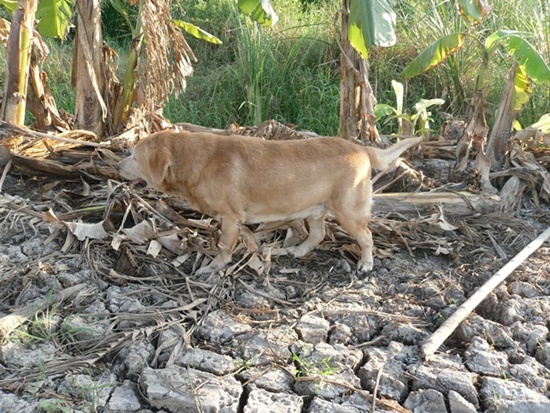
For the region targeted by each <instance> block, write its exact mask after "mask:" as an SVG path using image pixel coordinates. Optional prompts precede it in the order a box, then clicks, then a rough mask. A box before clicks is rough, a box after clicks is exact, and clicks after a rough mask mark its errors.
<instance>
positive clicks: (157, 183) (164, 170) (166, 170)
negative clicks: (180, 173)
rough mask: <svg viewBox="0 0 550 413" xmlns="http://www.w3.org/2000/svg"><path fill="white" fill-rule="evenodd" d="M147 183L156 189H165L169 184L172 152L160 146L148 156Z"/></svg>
mask: <svg viewBox="0 0 550 413" xmlns="http://www.w3.org/2000/svg"><path fill="white" fill-rule="evenodd" d="M148 160H149V176H150V180H151V182H149V184H150V185H151V186H152V187H153V188H156V189H159V190H161V191H166V189H167V188H166V187H167V186H169V185H170V176H171V172H172V154H171V153H170V152H169V151H168V150H167V149H165V148H160V149H158V150H156V151H155V152H154V153H152V154H151V156H150V157H149V159H148Z"/></svg>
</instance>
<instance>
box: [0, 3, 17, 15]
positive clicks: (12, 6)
mask: <svg viewBox="0 0 550 413" xmlns="http://www.w3.org/2000/svg"><path fill="white" fill-rule="evenodd" d="M0 5H2V6H4V7H5V8H6V9H7V10H8V11H9V12H10V13H12V12H13V11H15V9H17V0H0Z"/></svg>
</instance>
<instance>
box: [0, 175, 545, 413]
mask: <svg viewBox="0 0 550 413" xmlns="http://www.w3.org/2000/svg"><path fill="white" fill-rule="evenodd" d="M64 189H67V188H62V187H55V186H54V187H53V189H50V190H49V191H44V185H43V183H41V182H28V181H27V182H25V181H22V180H20V179H15V178H9V179H8V182H7V183H6V184H5V186H4V192H3V198H2V200H3V202H4V203H3V204H0V222H1V227H0V269H1V270H2V271H1V273H0V288H1V294H2V301H1V304H0V305H1V307H0V317H2V318H3V320H5V317H6V316H9V315H14V314H20V313H24V311H22V309H27V310H28V309H29V308H30V309H31V310H30V313H29V312H28V311H27V313H24V316H25V317H26V320H24V322H21V323H18V324H17V328H14V329H12V330H10V332H9V335H8V334H6V331H4V332H3V333H4V334H5V335H4V337H3V340H2V342H1V347H0V412H194V411H196V412H244V413H250V412H275V413H277V412H311V413H332V412H337V413H338V412H341V413H358V412H373V411H375V412H409V411H410V412H428V413H432V412H433V413H438V412H441V413H469V412H478V411H479V412H481V411H483V412H517V413H520V412H529V413H536V412H540V413H543V412H545V413H546V412H550V399H549V395H550V387H549V385H550V341H549V338H550V337H549V330H548V329H549V327H550V323H549V317H550V316H549V315H550V260H549V259H548V257H549V256H550V255H549V254H550V247H549V246H548V244H544V245H543V246H542V247H541V248H540V249H539V250H538V251H537V252H536V253H535V254H533V255H532V256H531V257H530V258H529V259H528V260H527V261H525V262H524V263H523V264H522V265H521V266H520V267H519V268H518V269H517V270H516V271H515V272H514V273H513V274H512V275H511V276H510V277H509V278H508V279H507V280H506V282H504V283H503V284H501V285H500V286H499V287H498V288H497V289H496V290H495V291H493V293H492V294H491V295H490V296H489V297H488V298H487V299H486V300H484V301H483V303H482V304H481V305H480V306H479V307H478V308H477V309H476V311H475V312H474V313H472V314H471V315H470V316H469V317H468V318H467V319H466V321H465V322H463V323H462V324H461V325H460V327H459V328H458V329H457V330H456V331H455V333H454V334H453V335H452V336H451V338H450V339H449V340H447V341H446V342H445V345H444V346H443V347H442V348H440V350H439V351H438V352H437V353H436V355H435V357H434V358H433V359H432V360H430V361H429V362H423V361H422V360H421V359H420V356H419V354H420V352H419V346H420V345H421V344H422V343H423V342H424V340H425V339H426V338H427V337H429V335H430V334H431V333H432V332H433V331H434V330H435V329H436V328H437V327H438V326H439V325H441V323H442V322H443V321H444V320H445V319H446V318H448V317H449V316H450V315H451V314H452V313H453V311H454V310H455V309H456V308H457V307H458V306H459V305H460V304H461V303H462V302H464V301H465V299H466V298H467V297H468V296H470V295H471V293H472V292H473V291H474V290H475V289H476V288H477V287H479V286H480V285H482V284H483V283H484V282H485V281H486V280H487V279H488V278H489V277H490V276H491V275H492V274H493V273H494V272H496V271H497V270H498V269H499V268H500V267H502V266H503V265H504V264H505V263H506V262H507V261H508V260H509V259H510V258H511V257H512V256H513V255H514V254H515V253H517V251H518V250H519V249H521V246H520V245H515V244H514V245H512V246H510V245H505V244H503V243H502V242H501V240H502V239H504V235H505V233H506V231H509V232H510V231H512V232H513V231H518V230H517V228H515V227H514V228H512V227H509V228H507V227H506V224H505V223H500V226H499V223H497V222H491V223H486V227H485V229H484V231H492V230H493V232H492V236H491V237H487V238H484V241H483V242H480V243H479V244H478V245H476V246H475V248H474V247H472V246H468V245H469V244H467V243H465V244H464V246H463V249H462V250H460V248H458V246H457V245H458V244H455V251H457V250H460V251H459V253H458V252H457V253H455V254H450V255H449V256H445V255H435V254H434V252H433V251H430V250H423V249H421V248H415V249H414V250H411V251H408V250H407V249H406V248H400V249H394V250H393V251H387V250H379V251H378V253H379V255H381V253H385V254H384V255H385V256H387V257H385V258H377V259H376V260H375V269H374V271H373V272H372V273H370V274H368V275H367V276H366V277H357V276H356V275H355V274H354V273H353V271H351V268H353V262H354V260H355V258H354V257H353V256H352V255H351V254H349V253H348V252H346V251H342V250H341V249H338V248H333V245H332V244H331V243H330V242H329V241H327V242H326V243H325V244H324V245H323V246H322V248H320V249H319V250H317V251H316V252H315V254H313V255H312V256H311V257H308V259H305V260H297V259H292V258H288V257H280V258H277V259H273V260H271V261H269V266H270V268H268V269H266V270H265V271H264V272H263V273H262V275H257V274H255V273H254V272H253V271H252V270H251V269H250V268H244V269H240V270H239V271H235V272H234V273H233V274H231V275H223V276H221V275H214V276H210V277H203V278H200V279H199V278H197V277H194V276H193V275H191V268H190V266H191V264H193V260H194V258H193V257H195V256H196V253H193V254H192V256H191V258H190V259H189V260H190V261H189V262H190V263H187V264H185V265H183V266H180V267H176V266H173V265H172V264H173V262H174V261H173V259H174V257H173V255H170V254H168V253H164V252H163V253H161V254H159V255H158V256H157V257H156V258H155V259H153V258H151V257H150V256H148V255H146V254H145V253H143V254H140V253H139V252H140V251H141V250H140V248H141V247H137V246H133V245H132V244H130V245H128V246H127V248H128V249H129V251H130V252H131V254H130V252H127V256H128V257H130V258H132V259H134V260H135V261H136V262H134V263H132V265H133V266H132V265H129V266H128V265H126V267H125V268H134V269H135V271H134V272H130V271H125V272H123V271H112V272H109V271H104V269H105V268H108V267H109V266H111V268H114V267H115V265H116V264H119V263H120V256H121V255H122V253H121V252H120V251H115V250H114V249H112V248H107V247H109V243H110V242H111V239H110V238H109V239H108V241H107V242H103V241H101V242H99V241H94V240H85V241H77V240H74V241H73V242H72V243H71V242H68V241H67V240H68V238H70V237H69V236H68V232H67V230H66V229H63V228H61V229H55V228H59V227H56V226H52V225H48V224H47V223H44V222H43V220H42V219H41V218H37V217H33V216H30V217H29V216H28V214H25V213H23V212H21V210H18V209H17V208H13V203H15V204H18V203H19V205H23V204H24V203H25V202H24V200H25V199H26V198H30V200H28V201H27V202H26V203H25V205H27V206H29V207H30V208H31V209H33V210H34V211H38V212H40V213H45V212H47V210H48V208H51V209H52V210H53V211H56V212H58V213H59V211H64V210H63V206H64V202H65V198H64V197H63V190H64ZM41 194H42V196H43V197H42V198H41ZM44 197H45V198H44ZM8 198H9V199H8ZM8 200H9V201H10V202H12V204H10V205H11V206H7V205H6V202H7V201H8ZM523 212H524V216H525V217H528V219H527V218H525V226H526V227H528V226H534V227H535V228H536V231H537V232H540V230H541V228H543V226H544V225H543V223H542V222H537V220H539V221H540V219H541V217H542V218H544V217H545V218H544V219H546V220H548V213H544V212H538V213H534V212H530V211H528V210H526V211H523ZM547 222H548V221H547ZM52 231H53V232H52ZM507 235H510V234H507ZM441 236H442V237H445V236H447V235H445V234H441ZM461 236H466V235H464V234H462V235H461ZM518 236H519V235H518ZM506 239H508V238H506ZM454 241H456V238H455V239H454ZM454 241H453V242H454ZM102 242H103V244H105V245H106V247H105V245H102V247H105V248H99V245H100V244H101V243H102ZM476 242H478V241H476ZM375 244H377V238H376V237H375ZM495 245H499V246H500V247H501V248H502V251H501V253H502V252H503V253H504V254H505V255H506V258H500V257H499V254H498V253H497V251H496V250H495ZM144 251H145V250H144ZM118 268H119V269H120V268H121V267H118ZM71 288H73V290H70V293H69V292H68V293H67V294H70V295H69V297H67V299H65V300H62V299H60V298H59V294H60V293H61V292H64V291H65V292H67V289H71ZM33 305H34V307H33ZM373 394H376V398H375V400H374V401H373V397H372V395H373Z"/></svg>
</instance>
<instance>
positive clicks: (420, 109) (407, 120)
mask: <svg viewBox="0 0 550 413" xmlns="http://www.w3.org/2000/svg"><path fill="white" fill-rule="evenodd" d="M391 83H392V88H393V91H394V93H395V99H396V107H393V106H391V105H388V104H385V103H379V104H377V105H376V106H375V107H374V114H375V116H376V120H377V121H379V120H382V119H383V118H386V122H388V121H390V120H392V119H397V121H398V130H397V134H398V135H412V134H421V135H422V136H423V137H424V139H428V138H429V135H430V115H431V113H430V112H429V111H428V109H429V108H430V107H432V106H436V105H437V106H440V105H442V104H444V103H445V101H444V100H443V99H420V101H418V102H417V103H416V104H415V105H414V109H415V113H414V114H411V113H410V111H408V110H405V111H404V110H403V100H404V87H403V84H402V83H400V82H397V81H395V80H392V82H391Z"/></svg>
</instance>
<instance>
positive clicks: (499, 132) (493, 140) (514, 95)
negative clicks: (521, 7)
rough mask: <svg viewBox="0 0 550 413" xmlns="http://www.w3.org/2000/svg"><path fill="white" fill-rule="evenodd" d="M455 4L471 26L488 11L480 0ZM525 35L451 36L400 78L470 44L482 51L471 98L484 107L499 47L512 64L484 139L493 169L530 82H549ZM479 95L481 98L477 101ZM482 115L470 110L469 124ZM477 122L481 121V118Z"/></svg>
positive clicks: (478, 110)
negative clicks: (510, 58)
mask: <svg viewBox="0 0 550 413" xmlns="http://www.w3.org/2000/svg"><path fill="white" fill-rule="evenodd" d="M458 4H459V8H460V13H461V15H462V16H464V17H465V18H466V19H467V20H468V21H469V22H472V23H473V24H474V25H477V24H479V23H480V21H481V19H483V18H484V17H485V16H486V15H487V14H488V13H489V11H490V8H489V6H488V5H487V3H486V2H485V1H484V0H475V1H472V0H459V1H458ZM472 27H474V26H472ZM529 36H530V34H529V33H522V32H517V31H511V30H498V31H496V32H495V33H492V34H490V35H489V36H487V37H486V38H485V40H483V39H482V37H481V33H478V34H472V33H470V31H467V32H463V33H462V32H461V33H451V34H448V35H446V36H443V37H442V38H440V39H438V40H436V41H435V42H434V43H432V44H431V45H430V46H429V47H427V48H426V49H425V50H423V51H422V52H421V53H420V54H419V55H418V56H417V57H416V58H415V59H414V60H413V61H412V62H411V63H410V64H409V65H408V66H407V67H406V68H405V70H404V71H403V75H404V76H405V77H407V78H411V77H414V76H417V75H419V74H421V73H424V72H426V71H428V70H430V69H432V68H434V67H436V66H438V65H440V64H442V63H443V62H445V61H446V60H447V59H449V58H450V57H451V56H453V55H454V54H455V53H456V52H457V51H458V50H460V49H462V48H464V47H465V46H466V45H470V44H472V43H473V44H474V45H478V46H479V47H480V48H481V49H482V52H483V59H482V62H481V65H480V68H479V72H478V76H477V80H476V84H475V94H474V97H475V101H476V102H478V103H477V104H478V105H484V103H485V102H484V97H483V96H484V95H483V93H484V88H485V82H486V77H487V73H488V70H489V64H490V58H491V56H492V55H493V54H494V53H495V52H496V50H497V49H498V48H499V47H500V48H503V49H504V50H505V51H506V52H507V53H508V54H509V55H510V56H511V57H512V59H513V65H512V68H511V71H510V76H509V80H508V85H509V86H507V87H506V89H505V91H504V93H503V97H502V100H501V106H500V107H499V110H498V112H497V116H496V118H497V121H496V122H495V126H494V128H493V130H492V131H491V135H490V137H489V140H488V149H487V156H488V158H489V161H490V163H491V167H492V168H493V169H499V168H500V167H501V165H502V162H503V159H504V152H505V150H506V146H507V142H508V140H509V138H510V136H511V129H512V125H513V123H514V117H515V113H516V112H517V111H519V110H521V109H522V108H523V106H524V105H525V104H526V103H527V102H528V101H529V98H530V95H531V93H532V86H531V83H532V82H533V83H537V84H541V83H548V82H550V68H549V67H548V65H547V63H546V62H545V61H544V59H543V58H542V57H541V55H540V54H539V53H538V52H537V51H536V50H535V48H534V47H533V46H532V45H531V44H530V43H529V41H528V40H527V38H528V37H529ZM476 96H477V97H476ZM479 96H481V97H482V98H481V99H480V98H479ZM473 101H474V99H473V100H472V102H473ZM483 112H484V111H483V108H473V110H472V112H471V113H472V115H471V117H470V120H469V123H472V122H475V121H474V116H473V113H478V114H479V113H483ZM480 121H481V122H482V123H483V122H485V120H484V117H483V119H480ZM474 129H475V127H474V125H472V127H471V128H467V130H474ZM479 138H481V142H485V141H486V138H487V137H486V136H480V137H479Z"/></svg>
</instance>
